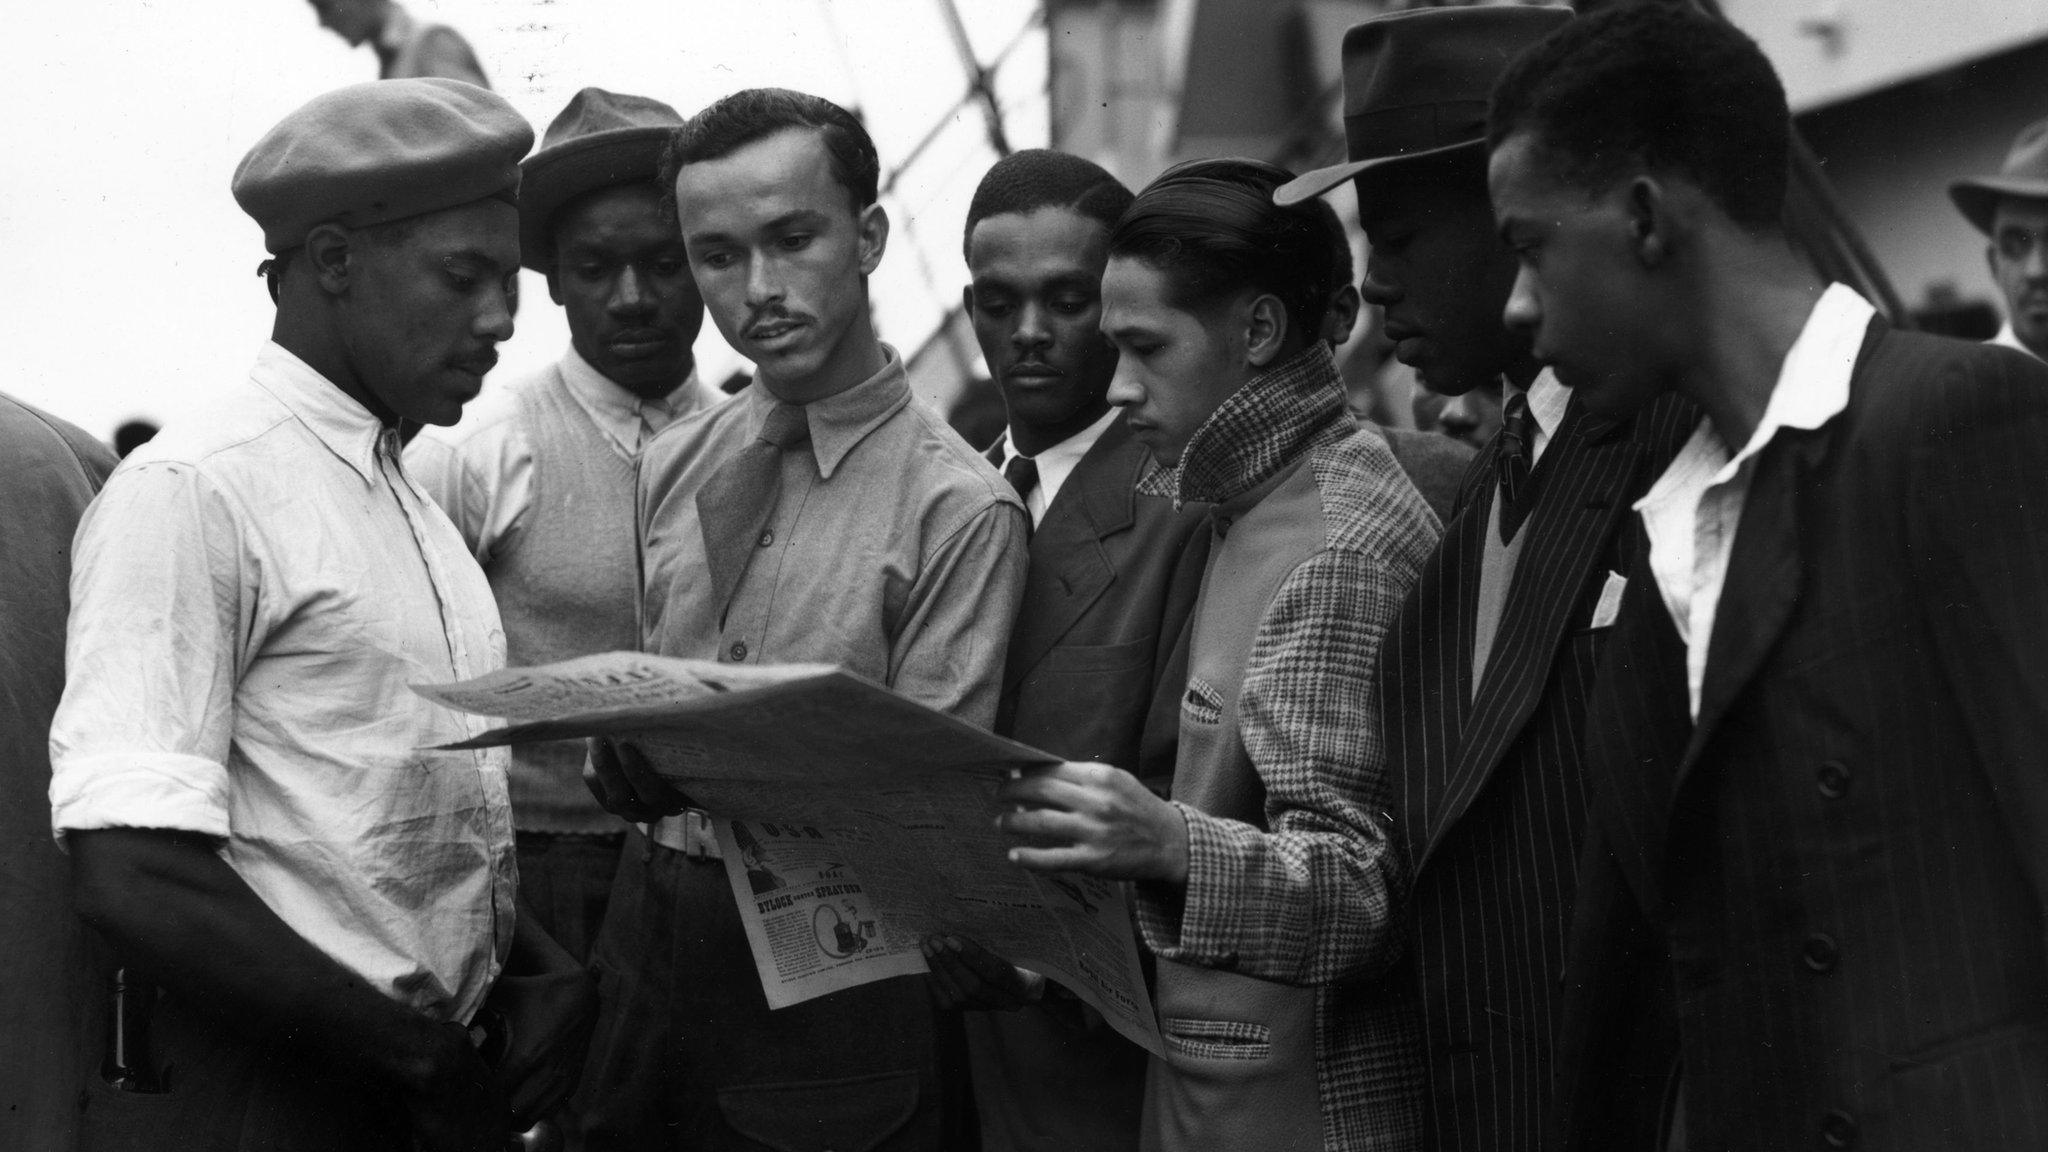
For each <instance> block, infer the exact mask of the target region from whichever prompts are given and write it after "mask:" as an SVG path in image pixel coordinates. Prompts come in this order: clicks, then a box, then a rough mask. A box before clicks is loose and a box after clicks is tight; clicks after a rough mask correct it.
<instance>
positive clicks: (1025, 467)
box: [1003, 456, 1038, 508]
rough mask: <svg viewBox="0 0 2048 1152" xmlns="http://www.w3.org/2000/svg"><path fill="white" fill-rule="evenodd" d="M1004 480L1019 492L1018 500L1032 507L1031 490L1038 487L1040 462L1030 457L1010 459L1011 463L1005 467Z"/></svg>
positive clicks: (1013, 457)
mask: <svg viewBox="0 0 2048 1152" xmlns="http://www.w3.org/2000/svg"><path fill="white" fill-rule="evenodd" d="M1003 479H1005V480H1008V481H1009V482H1010V487H1012V488H1015V489H1016V490H1017V499H1019V500H1022V501H1024V505H1025V507H1027V508H1028V507H1030V505H1031V490H1032V489H1033V488H1036V487H1038V461H1036V460H1033V459H1031V458H1030V457H1028V456H1012V457H1010V462H1009V463H1008V464H1005V465H1003Z"/></svg>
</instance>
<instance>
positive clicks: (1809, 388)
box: [1634, 284, 1877, 513]
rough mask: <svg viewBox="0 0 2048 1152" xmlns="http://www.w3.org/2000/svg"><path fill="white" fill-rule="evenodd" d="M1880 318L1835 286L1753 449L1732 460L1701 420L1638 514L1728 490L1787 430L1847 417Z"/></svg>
mask: <svg viewBox="0 0 2048 1152" xmlns="http://www.w3.org/2000/svg"><path fill="white" fill-rule="evenodd" d="M1876 314H1877V311H1876V309H1874V308H1872V307H1871V306H1870V304H1869V302H1867V301H1865V300H1864V299H1863V297H1861V296H1858V295H1857V294H1856V292H1855V291H1854V290H1853V289H1851V288H1849V287H1847V286H1845V285H1842V284H1830V285H1829V286H1828V290H1827V291H1826V292H1824V293H1822V294H1821V298H1820V300H1819V301H1818V302H1816V303H1815V304H1814V306H1813V311H1812V312H1810V313H1808V315H1807V317H1806V325H1805V327H1803V328H1801V329H1800V330H1799V338H1798V339H1797V340H1794V341H1793V342H1792V349H1791V351H1789V352H1787V353H1785V363H1784V364H1783V365H1782V366H1781V367H1780V368H1779V369H1778V380H1777V383H1775V384H1773V385H1772V386H1771V398H1770V400H1769V402H1767V403H1766V404H1765V406H1764V416H1763V419H1762V420H1759V421H1758V422H1757V426H1756V431H1755V432H1752V433H1751V434H1750V437H1749V443H1747V444H1745V445H1743V446H1742V451H1740V452H1737V453H1736V454H1735V455H1734V456H1732V457H1731V456H1729V455H1728V445H1727V443H1726V442H1725V441H1723V440H1722V439H1721V436H1720V434H1719V432H1718V431H1717V430H1716V429H1715V428H1714V424H1713V421H1711V420H1709V419H1706V418H1705V417H1702V418H1701V419H1700V423H1699V426H1698V427H1697V428H1695V429H1694V430H1693V434H1692V438H1691V439H1690V440H1688V441H1686V443H1685V446H1684V447H1683V448H1681V449H1680V450H1679V452H1678V455H1677V456H1676V457H1674V458H1673V459H1672V461H1671V463H1670V464H1669V465H1668V466H1667V467H1666V468H1665V469H1664V472H1663V474H1662V475H1660V476H1658V477H1657V480H1656V482H1655V483H1653V484H1652V485H1650V489H1649V491H1647V492H1645V493H1643V497H1642V499H1640V500H1637V501H1636V502H1635V504H1634V508H1635V510H1636V511H1638V512H1646V513H1647V512H1649V511H1652V510H1654V509H1655V508H1657V507H1659V506H1661V505H1663V504H1666V503H1668V502H1669V501H1670V500H1672V499H1675V498H1676V497H1677V495H1678V494H1679V493H1680V492H1683V491H1687V490H1688V489H1689V488H1690V487H1691V486H1693V485H1698V486H1699V487H1700V488H1701V489H1702V490H1704V489H1706V488H1711V487H1714V486H1716V485H1720V484H1726V483H1727V482H1728V481H1729V480H1732V479H1734V477H1735V475H1736V474H1737V473H1738V472H1739V471H1741V469H1742V466H1743V464H1744V463H1746V462H1747V461H1748V460H1749V459H1750V458H1751V457H1753V456H1755V455H1756V454H1757V453H1759V452H1762V451H1763V450H1764V447H1765V446H1766V445H1768V444H1769V443H1770V442H1771V439H1772V437H1774V436H1776V435H1777V434H1778V431H1779V430H1780V429H1783V428H1796V429H1800V430H1803V431H1812V430H1814V429H1816V428H1819V427H1820V426H1821V425H1823V424H1826V423H1827V422H1828V421H1830V420H1832V419H1834V418H1835V417H1836V416H1839V415H1841V413H1842V410H1843V409H1845V408H1847V407H1848V406H1849V381H1850V377H1851V376H1853V375H1854V374H1855V371H1856V357H1857V356H1859V355H1861V354H1862V351H1863V340H1864V336H1865V335H1866V333H1867V332H1868V330H1869V328H1870V320H1871V317H1873V316H1875V315H1876ZM1708 471H1711V472H1712V473H1713V474H1712V475H1711V476H1709V477H1707V478H1706V480H1705V482H1704V483H1701V482H1700V480H1699V474H1700V473H1702V472H1708Z"/></svg>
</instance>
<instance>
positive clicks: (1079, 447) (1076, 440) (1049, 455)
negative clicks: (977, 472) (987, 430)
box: [996, 408, 1118, 528]
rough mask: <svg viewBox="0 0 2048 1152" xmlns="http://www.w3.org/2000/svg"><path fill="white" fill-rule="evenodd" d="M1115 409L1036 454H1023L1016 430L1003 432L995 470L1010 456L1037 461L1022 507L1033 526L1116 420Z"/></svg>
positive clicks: (1008, 459) (1003, 464)
mask: <svg viewBox="0 0 2048 1152" xmlns="http://www.w3.org/2000/svg"><path fill="white" fill-rule="evenodd" d="M1117 412H1118V409H1115V408H1111V409H1110V410H1109V411H1107V412H1104V413H1103V414H1102V418H1101V419H1100V420H1097V421H1096V422H1095V423H1093V424H1090V425H1089V426H1087V427H1086V428H1083V429H1081V430H1080V431H1079V432H1076V433H1074V434H1073V435H1072V436H1069V437H1067V438H1066V439H1065V440H1062V441H1060V442H1059V443H1057V444H1055V445H1053V446H1052V447H1050V448H1047V449H1046V450H1044V451H1043V452H1040V453H1039V454H1038V455H1036V456H1026V455H1024V454H1023V453H1022V452H1019V451H1017V435H1016V433H1014V432H1009V431H1005V432H1004V433H1003V461H1002V463H1001V464H999V465H997V466H996V471H998V472H1001V471H1003V470H1004V469H1007V468H1008V467H1009V466H1010V461H1012V460H1030V461H1032V462H1033V463H1036V464H1037V465H1038V483H1037V485H1036V486H1034V487H1033V488H1032V489H1031V491H1030V492H1028V493H1026V494H1025V496H1024V507H1025V508H1026V509H1027V510H1028V511H1030V513H1031V526H1032V527H1033V528H1036V527H1038V524H1039V521H1041V520H1044V519H1045V512H1046V509H1048V508H1051V507H1052V502H1053V500H1054V499H1055V498H1056V497H1058V496H1059V494H1060V486H1061V485H1063V484H1065V483H1066V482H1067V477H1069V476H1072V475H1073V474H1074V468H1075V466H1076V465H1078V464H1080V463H1081V457H1083V456H1086V455H1087V454H1088V450H1089V449H1090V448H1093V447H1095V442H1096V441H1097V440H1100V439H1102V434H1103V433H1104V432H1106V431H1108V430H1109V426H1110V425H1111V424H1112V423H1114V422H1115V421H1116V417H1117Z"/></svg>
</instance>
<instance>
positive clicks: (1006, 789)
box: [996, 763, 1188, 884]
mask: <svg viewBox="0 0 2048 1152" xmlns="http://www.w3.org/2000/svg"><path fill="white" fill-rule="evenodd" d="M996 799H997V800H999V801H1001V802H1003V803H1005V804H1014V805H1016V806H1017V808H1016V810H1015V811H1011V812H1005V813H1003V814H1002V815H1001V816H999V817H997V818H996V827H997V828H999V829H1001V830H1002V831H1003V832H1005V833H1007V834H1009V835H1011V836H1013V837H1015V838H1016V839H1017V840H1019V841H1020V842H1021V843H1020V844H1019V845H1018V846H1017V847H1015V848H1012V849H1010V862H1011V863H1013V864H1018V865H1022V866H1023V867H1025V868H1030V869H1033V870H1034V871H1039V872H1083V873H1087V874H1088V875H1091V876H1101V877H1105V878H1107V879H1111V880H1157V881H1163V882H1165V883H1169V884H1185V883H1187V879H1188V826H1187V820H1186V819H1185V818H1184V817H1182V816H1181V814H1180V809H1178V808H1175V807H1174V806H1173V805H1172V804H1170V803H1168V802H1167V801H1165V800H1161V799H1160V798H1159V797H1158V796H1156V795H1154V794H1153V793H1152V792H1151V791H1150V790H1148V789H1147V788H1146V787H1145V786H1144V785H1143V784H1140V783H1138V778H1137V777H1135V776H1133V775H1131V774H1130V773H1129V772H1126V771H1124V770H1123V769H1121V768H1112V767H1110V766H1109V765H1107V764H1076V763H1068V764H1053V765H1049V766H1045V767H1037V768H1026V769H1024V770H1023V771H1022V772H1020V773H1019V774H1018V775H1017V776H1016V777H1015V778H1013V779H1011V780H1009V781H1007V782H1006V783H1004V784H1003V786H1002V787H1001V788H1000V789H998V790H997V792H996Z"/></svg>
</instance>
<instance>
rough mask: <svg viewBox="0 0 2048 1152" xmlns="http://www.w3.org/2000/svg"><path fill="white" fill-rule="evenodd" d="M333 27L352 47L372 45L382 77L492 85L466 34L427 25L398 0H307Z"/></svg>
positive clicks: (324, 23) (322, 21)
mask: <svg viewBox="0 0 2048 1152" xmlns="http://www.w3.org/2000/svg"><path fill="white" fill-rule="evenodd" d="M307 2H308V3H310V4H312V5H313V11H314V13H315V14H316V15H317V16H318V17H319V18H320V26H321V27H322V28H327V29H330V30H332V31H333V32H334V34H335V35H336V36H339V37H341V38H342V39H343V40H345V41H347V42H348V46H349V47H351V48H360V47H362V46H363V45H364V44H368V45H369V46H370V48H371V49H372V50H373V51H375V52H376V53H377V78H378V79H379V80H406V79H412V78H416V77H424V76H439V77H441V78H443V79H447V80H463V81H467V82H468V83H471V84H474V85H476V86H477V87H479V88H489V87H490V86H491V82H490V81H489V80H487V79H485V78H484V66H483V65H482V64H480V63H478V62H477V58H476V53H475V51H473V50H472V49H471V48H470V46H469V41H467V40H464V39H463V38H462V33H460V32H457V31H456V30H455V29H453V28H450V27H449V26H447V25H446V24H422V23H420V22H419V21H418V20H416V19H414V18H413V15H412V13H410V12H407V11H406V10H405V9H404V8H402V7H400V6H399V5H398V4H397V3H396V0H307Z"/></svg>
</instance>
